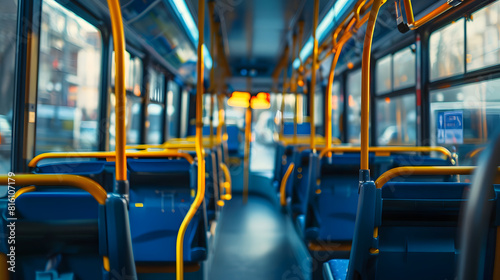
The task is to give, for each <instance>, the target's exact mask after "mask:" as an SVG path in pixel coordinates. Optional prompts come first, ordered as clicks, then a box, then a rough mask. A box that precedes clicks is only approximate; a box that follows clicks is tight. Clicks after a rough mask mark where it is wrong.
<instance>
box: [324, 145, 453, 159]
mask: <svg viewBox="0 0 500 280" xmlns="http://www.w3.org/2000/svg"><path fill="white" fill-rule="evenodd" d="M360 151H361V147H332V148H330V149H324V150H322V151H321V153H320V155H319V158H320V159H321V158H323V157H324V156H325V155H326V154H327V153H330V152H332V153H359V152H360ZM368 151H369V152H374V153H389V154H390V153H428V152H438V153H441V154H443V155H445V156H447V157H448V158H450V159H452V158H453V155H452V154H451V152H450V151H449V150H448V149H446V148H444V147H369V150H368Z"/></svg>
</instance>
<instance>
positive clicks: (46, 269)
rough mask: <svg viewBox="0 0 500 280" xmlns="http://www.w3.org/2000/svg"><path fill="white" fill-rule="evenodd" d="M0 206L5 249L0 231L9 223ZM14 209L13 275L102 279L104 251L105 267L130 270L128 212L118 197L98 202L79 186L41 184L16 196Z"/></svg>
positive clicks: (6, 249) (3, 204) (106, 275)
mask: <svg viewBox="0 0 500 280" xmlns="http://www.w3.org/2000/svg"><path fill="white" fill-rule="evenodd" d="M0 208H1V210H2V219H1V220H0V223H1V225H0V226H1V228H2V234H0V251H1V252H3V253H5V254H8V253H9V250H10V246H11V245H12V244H11V243H9V239H8V238H7V237H8V236H9V234H8V232H5V230H9V229H8V228H7V227H6V226H7V225H8V224H10V222H11V220H10V219H9V218H10V214H9V211H8V208H7V201H6V200H3V201H1V202H0ZM15 213H16V218H17V220H16V221H15V232H16V243H15V244H16V245H15V246H16V250H15V253H16V277H19V279H51V278H46V277H49V276H50V277H55V276H57V277H60V278H56V279H108V278H109V272H108V271H106V270H105V269H104V262H103V257H104V256H106V257H109V260H110V268H111V269H115V270H116V269H118V268H126V270H124V273H127V274H129V275H135V264H134V259H133V255H132V249H131V248H132V246H131V243H130V236H129V220H128V211H127V206H126V203H125V200H124V199H123V198H121V197H120V196H117V195H109V196H108V199H107V200H106V203H105V204H103V205H99V204H98V203H97V202H96V200H95V199H94V198H93V197H92V196H91V195H90V194H88V193H84V192H82V191H61V190H59V191H55V188H54V189H52V190H51V188H43V189H41V190H39V191H37V192H32V193H25V194H23V195H21V196H19V197H18V198H17V199H16V212H15ZM48 264H50V265H48ZM61 277H62V278H61ZM73 277H74V278H73ZM131 279H133V278H131Z"/></svg>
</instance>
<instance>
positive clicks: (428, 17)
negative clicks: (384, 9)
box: [403, 0, 453, 30]
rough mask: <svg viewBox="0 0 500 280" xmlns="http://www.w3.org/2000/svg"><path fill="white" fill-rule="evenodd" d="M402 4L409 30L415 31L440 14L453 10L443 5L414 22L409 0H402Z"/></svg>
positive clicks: (446, 4) (445, 4) (449, 6)
mask: <svg viewBox="0 0 500 280" xmlns="http://www.w3.org/2000/svg"><path fill="white" fill-rule="evenodd" d="M403 3H404V6H405V12H406V20H407V21H408V25H409V27H410V29H411V30H415V29H417V28H419V27H421V26H422V25H424V24H426V23H427V22H429V21H431V20H433V19H434V18H436V17H438V16H439V15H441V14H442V13H444V12H446V11H448V10H449V9H451V8H453V6H451V5H448V3H443V4H442V5H441V6H439V7H437V8H436V9H435V10H433V11H431V12H430V13H428V14H427V15H425V16H423V17H422V18H421V19H419V20H417V21H415V19H414V17H413V8H412V5H411V0H404V1H403Z"/></svg>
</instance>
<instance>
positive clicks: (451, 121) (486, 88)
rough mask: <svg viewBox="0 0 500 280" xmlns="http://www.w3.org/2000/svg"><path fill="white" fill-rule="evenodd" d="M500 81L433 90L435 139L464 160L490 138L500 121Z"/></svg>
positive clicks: (434, 142)
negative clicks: (453, 149)
mask: <svg viewBox="0 0 500 280" xmlns="http://www.w3.org/2000/svg"><path fill="white" fill-rule="evenodd" d="M499 91H500V79H496V80H488V81H484V82H479V83H474V84H468V85H464V86H457V87H452V88H446V89H439V90H434V91H431V96H430V97H431V107H430V108H431V140H432V144H434V145H444V146H446V147H452V146H455V147H457V149H458V150H457V151H458V155H459V157H460V158H461V159H464V158H465V156H466V155H467V154H468V153H469V152H470V151H472V150H473V149H475V148H477V146H478V145H481V144H484V143H486V142H487V141H488V139H490V138H491V137H492V136H493V134H494V132H495V129H496V128H497V127H498V123H499V122H500V95H499V94H498V92H499Z"/></svg>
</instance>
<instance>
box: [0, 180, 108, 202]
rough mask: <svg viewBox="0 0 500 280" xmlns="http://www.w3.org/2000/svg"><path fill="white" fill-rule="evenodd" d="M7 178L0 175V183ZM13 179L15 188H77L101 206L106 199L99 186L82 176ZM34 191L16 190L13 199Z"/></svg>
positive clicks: (31, 189)
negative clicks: (88, 194) (89, 195)
mask: <svg viewBox="0 0 500 280" xmlns="http://www.w3.org/2000/svg"><path fill="white" fill-rule="evenodd" d="M9 178H11V179H12V177H8V176H7V175H0V182H7V181H8V180H9ZM13 178H14V179H15V180H16V186H28V185H36V186H70V187H75V188H79V189H82V190H84V191H86V192H88V193H90V194H91V195H92V196H93V197H94V198H95V200H97V202H98V203H99V204H101V205H104V204H105V203H106V199H107V197H108V194H107V193H106V190H104V188H103V187H101V185H99V184H98V183H97V182H96V181H94V180H92V179H89V178H87V177H84V176H78V175H68V174H17V175H16V176H15V177H13ZM5 185H7V184H5ZM34 190H35V188H34V187H28V188H22V189H20V190H18V192H19V193H16V194H15V197H17V196H19V195H21V194H23V193H26V192H30V191H34Z"/></svg>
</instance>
